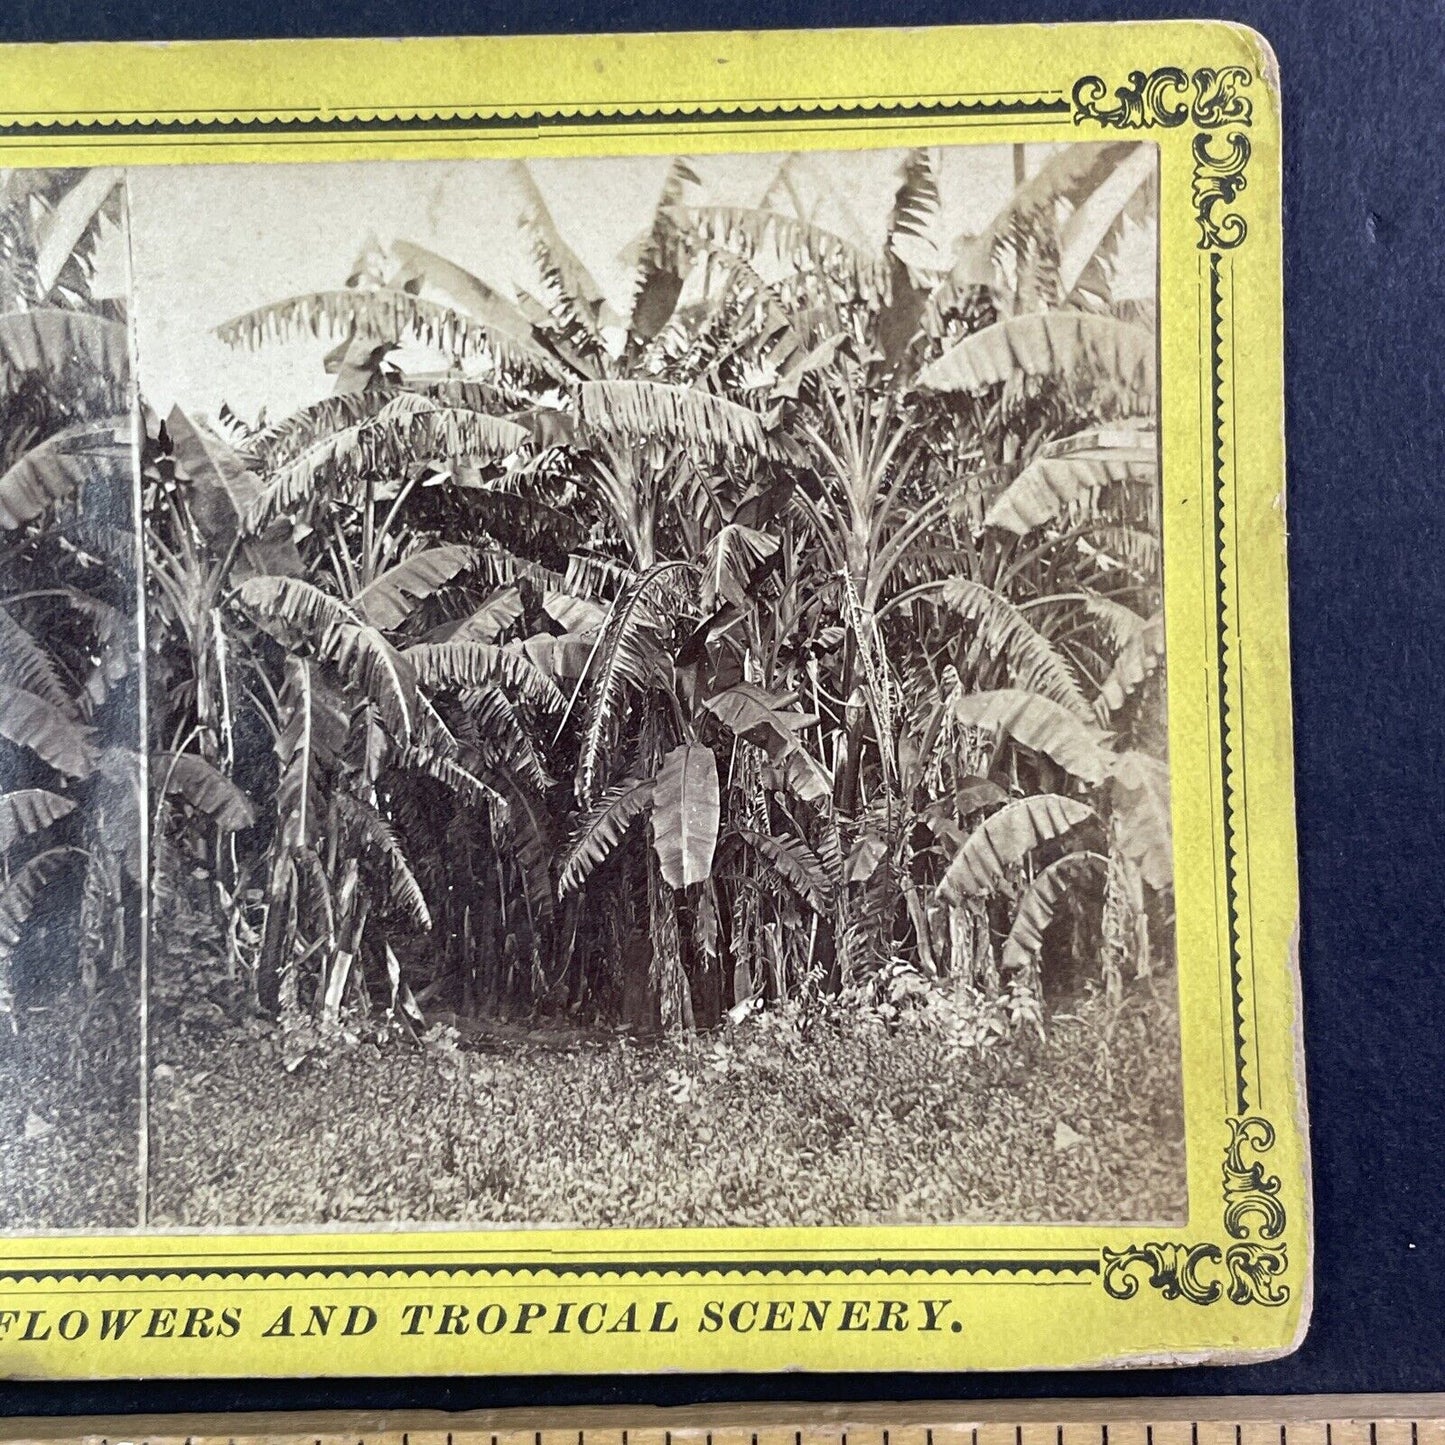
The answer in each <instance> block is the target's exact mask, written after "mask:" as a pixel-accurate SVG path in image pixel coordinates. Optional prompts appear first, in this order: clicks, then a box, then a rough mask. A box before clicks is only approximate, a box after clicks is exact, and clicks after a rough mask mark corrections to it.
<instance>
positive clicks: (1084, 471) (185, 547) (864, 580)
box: [0, 142, 1173, 1063]
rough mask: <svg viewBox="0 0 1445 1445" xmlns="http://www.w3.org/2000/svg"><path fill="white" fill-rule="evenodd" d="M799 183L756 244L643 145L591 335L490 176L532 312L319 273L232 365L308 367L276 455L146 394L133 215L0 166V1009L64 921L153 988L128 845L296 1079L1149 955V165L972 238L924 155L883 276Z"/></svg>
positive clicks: (1141, 159) (756, 228)
mask: <svg viewBox="0 0 1445 1445" xmlns="http://www.w3.org/2000/svg"><path fill="white" fill-rule="evenodd" d="M796 164H797V162H796V161H795V160H794V159H792V158H789V159H785V160H782V161H781V162H780V163H779V164H778V166H777V169H776V177H775V179H774V180H773V182H772V184H770V185H769V186H768V187H767V189H766V192H765V194H764V195H763V196H762V198H761V200H760V201H759V203H758V204H756V205H754V206H748V207H737V206H725V205H719V204H716V203H715V202H714V200H713V198H712V197H711V196H710V195H709V193H708V189H707V187H706V185H705V184H704V183H703V182H702V181H701V180H700V178H699V175H698V173H697V171H695V170H694V169H693V168H692V167H691V166H690V165H689V164H688V163H687V162H686V161H683V160H677V161H675V162H673V163H672V165H671V168H670V170H669V172H668V175H667V179H666V182H665V184H664V185H663V187H662V189H661V193H660V195H659V197H658V200H657V204H656V207H655V210H654V212H653V214H652V215H651V217H650V219H649V220H648V223H647V225H646V227H645V230H644V231H643V234H642V235H641V236H640V238H639V241H638V244H637V246H636V248H635V252H636V257H635V278H634V282H633V285H632V289H631V293H630V304H629V305H628V306H626V307H623V308H618V307H617V306H616V305H615V304H614V303H613V302H611V301H609V299H608V297H607V295H606V294H605V293H604V290H603V288H602V286H601V285H600V284H599V283H598V281H597V280H596V279H595V278H594V277H593V276H592V275H591V274H590V273H589V271H588V269H587V267H586V265H585V264H584V262H583V260H582V259H581V258H580V257H579V255H578V254H577V252H576V251H575V250H574V249H573V248H572V247H571V246H570V245H569V243H568V241H567V239H566V238H565V236H564V234H563V232H562V229H561V227H560V226H559V225H558V223H557V221H556V219H555V218H554V216H553V215H552V213H551V212H550V211H549V208H548V205H547V202H546V199H545V197H544V195H543V193H542V191H541V189H540V188H539V187H538V186H537V185H536V183H535V181H534V179H533V178H532V176H531V175H530V173H529V172H528V171H527V170H526V168H525V166H523V165H522V164H521V163H515V164H514V167H513V175H512V177H511V180H512V183H513V184H514V185H515V186H516V187H518V188H520V191H521V193H522V194H523V195H524V196H525V197H526V205H525V208H524V211H523V215H522V218H521V222H520V224H521V227H522V231H523V234H524V235H525V238H526V242H527V246H528V248H529V252H530V256H531V259H532V262H533V263H534V264H533V266H532V270H533V272H534V279H533V282H532V284H530V285H529V286H527V287H523V286H520V285H517V284H515V283H513V282H512V281H511V279H510V278H506V277H487V276H479V275H475V274H472V273H471V272H470V271H467V270H464V269H462V268H461V267H460V266H458V265H457V264H455V263H454V262H453V261H451V260H449V259H446V258H444V257H442V256H440V255H437V254H434V253H433V252H431V251H429V250H427V249H425V248H424V247H422V246H420V245H416V244H411V243H408V242H406V241H402V240H398V241H395V242H393V243H391V244H390V245H389V246H387V247H380V246H372V247H369V248H368V249H367V251H366V252H365V253H364V255H363V256H362V258H361V259H360V260H359V261H357V262H356V263H355V264H352V265H349V264H348V260H347V258H345V257H339V258H338V262H337V267H336V274H337V280H338V284H337V285H336V287H335V289H332V290H328V291H322V292H314V293H308V294H301V295H290V296H288V295H278V296H277V298H276V299H275V300H274V301H273V302H271V303H270V304H267V305H265V306H262V307H260V308H259V309H255V310H252V311H249V312H246V313H245V314H242V315H238V316H235V317H234V318H233V319H231V320H229V321H227V322H225V324H224V325H223V326H222V327H221V328H220V331H219V334H220V336H221V338H222V340H223V341H225V342H226V343H227V344H228V345H229V346H230V347H232V348H234V349H235V350H236V351H237V352H238V353H239V352H246V351H258V352H262V353H264V352H265V351H266V349H267V348H269V347H273V346H275V345H278V344H284V343H289V342H293V341H295V340H296V339H298V338H304V339H310V338H315V339H316V340H317V341H318V343H320V349H324V350H325V351H326V364H327V370H328V372H329V373H330V375H331V377H332V385H331V389H330V394H329V395H327V396H325V397H324V398H323V399H322V400H319V401H317V402H314V403H312V404H309V405H306V406H304V407H302V408H301V409H300V410H297V411H295V412H294V413H293V414H290V415H285V416H282V417H280V418H276V419H270V418H264V417H263V418H262V419H260V420H258V421H255V422H248V421H244V420H242V419H241V418H239V417H237V416H236V415H234V414H233V413H231V412H230V411H224V412H223V413H222V414H221V415H220V416H218V417H216V418H214V419H211V420H206V419H204V418H202V417H199V416H192V415H188V414H186V413H185V412H184V411H182V410H180V409H175V410H172V411H170V412H169V414H166V415H159V414H157V413H156V412H154V411H153V410H151V409H150V408H149V407H148V406H147V405H146V403H145V399H144V397H143V396H142V397H141V398H140V400H139V402H138V403H134V402H133V399H132V395H131V383H130V377H129V370H128V360H127V356H128V348H127V342H126V328H125V313H124V306H123V303H120V302H116V301H97V300H96V299H95V298H94V296H93V295H92V294H91V293H90V290H89V289H88V287H87V284H86V280H87V275H88V271H87V265H86V256H87V250H86V247H87V244H88V240H87V238H88V237H90V236H92V235H93V234H94V233H95V230H96V227H97V226H98V225H100V224H101V223H102V221H103V218H104V216H105V215H106V212H107V208H109V210H110V213H111V215H112V217H113V218H114V217H116V216H118V215H119V212H120V208H121V206H122V204H123V200H122V198H123V190H122V189H121V188H120V187H119V186H118V178H117V177H115V176H113V175H111V174H110V173H105V172H71V173H61V172H47V173H33V174H28V173H20V172H16V173H13V174H12V175H11V176H9V177H8V178H7V179H6V180H5V187H6V189H5V192H4V209H3V210H0V408H3V410H0V523H3V527H4V531H3V533H0V589H3V595H0V667H3V668H4V675H5V682H6V691H5V698H4V701H3V703H0V739H3V742H0V748H3V750H4V751H3V756H0V774H3V778H4V780H5V787H6V789H7V791H6V792H5V793H4V796H3V797H0V850H3V858H4V873H3V883H0V979H3V985H4V992H3V1006H4V1007H5V1008H6V1009H7V1011H9V1012H10V1014H11V1017H12V1018H14V1017H15V1016H16V1006H15V998H16V996H17V992H23V990H24V987H25V984H24V981H23V978H22V975H23V973H24V964H25V960H26V957H27V955H26V947H27V943H26V939H27V935H28V934H29V933H33V931H34V929H33V924H34V919H35V917H38V916H39V915H40V913H42V912H44V913H45V914H46V916H47V917H50V918H52V920H59V921H56V922H53V923H52V925H51V932H50V934H49V935H47V936H48V937H49V939H50V946H51V947H52V948H53V946H54V940H55V937H56V936H57V933H56V930H59V931H60V933H63V934H65V935H66V937H68V938H69V939H70V940H71V942H70V944H69V947H70V949H71V951H72V952H73V955H74V958H75V960H76V961H75V967H74V978H73V980H72V984H73V986H75V987H78V988H79V989H81V990H82V992H84V993H87V994H94V993H95V992H97V991H98V990H99V989H100V987H101V981H102V980H103V979H104V978H106V977H108V976H110V975H111V974H124V973H125V972H126V970H127V969H128V968H129V967H130V966H131V965H130V962H129V960H131V959H132V958H133V957H134V953H135V949H134V942H135V937H134V936H135V933H136V929H137V922H136V914H137V908H136V904H135V899H136V896H137V891H138V889H139V888H140V887H141V885H142V880H141V879H139V878H138V877H137V869H138V868H139V867H140V866H142V865H141V864H140V862H139V860H140V859H141V858H142V856H143V850H142V849H141V848H140V846H139V841H138V840H139V839H140V837H141V836H142V834H144V835H145V836H146V837H147V838H148V839H149V848H148V850H144V853H145V854H146V855H147V862H146V863H145V865H144V866H145V867H146V868H147V869H148V875H149V876H148V877H147V878H146V879H145V880H144V885H145V886H146V887H148V888H149V890H150V896H151V898H152V900H153V905H154V910H153V911H154V915H155V918H156V920H157V923H156V926H157V929H158V933H157V938H158V939H159V940H160V942H161V951H162V952H164V951H165V949H166V947H167V944H166V940H167V939H168V938H170V937H172V936H173V935H171V934H168V932H167V930H168V929H171V928H174V927H177V926H179V925H178V922H177V921H178V920H188V921H187V922H186V925H185V926H186V927H190V928H194V927H196V926H198V925H196V923H195V918H196V915H197V914H198V913H199V914H200V915H201V916H202V918H203V926H204V928H205V929H206V930H207V937H208V938H209V939H210V944H209V947H210V948H211V950H212V952H213V954H214V956H215V958H216V960H217V966H218V967H220V968H221V969H222V970H223V971H224V973H225V974H226V976H227V977H228V978H229V979H231V980H233V981H235V983H236V986H237V987H238V988H239V989H241V990H243V991H244V992H245V993H246V994H247V996H248V997H249V998H250V999H251V1000H252V1001H253V1004H254V1006H255V1007H257V1008H258V1009H259V1010H260V1011H261V1012H262V1013H263V1014H265V1015H267V1016H270V1017H272V1018H275V1019H281V1020H284V1021H286V1026H287V1028H288V1037H289V1038H290V1039H291V1040H292V1044H291V1047H292V1049H293V1054H292V1056H291V1057H290V1058H289V1059H288V1062H293V1063H294V1062H295V1059H296V1057H299V1055H300V1054H304V1052H305V1051H306V1050H308V1049H310V1048H314V1047H319V1046H323V1045H324V1044H325V1042H326V1041H327V1040H328V1039H334V1038H335V1037H337V1036H339V1035H344V1034H346V1033H348V1032H349V1031H351V1032H354V1031H355V1030H357V1029H360V1028H368V1029H369V1028H371V1027H373V1026H378V1025H379V1026H382V1027H384V1028H385V1029H386V1030H389V1031H393V1032H396V1033H400V1034H415V1033H418V1032H419V1031H421V1030H422V1029H424V1028H426V1027H427V1026H428V1025H429V1023H431V1022H432V1021H434V1020H435V1019H436V1018H439V1017H445V1018H448V1019H459V1020H471V1019H477V1018H494V1019H501V1018H509V1017H510V1018H519V1017H527V1016H531V1015H535V1014H539V1013H544V1012H545V1013H552V1014H564V1013H565V1014H567V1015H569V1016H571V1017H573V1018H574V1019H577V1020H580V1021H584V1022H588V1023H591V1022H597V1023H613V1022H624V1023H628V1024H631V1025H632V1026H633V1027H635V1028H638V1029H641V1030H644V1031H655V1030H668V1031H695V1030H703V1029H707V1028H710V1027H713V1026H714V1025H716V1024H718V1023H719V1022H721V1021H722V1020H723V1019H724V1018H725V1017H726V1016H728V1015H729V1014H731V1015H733V1016H734V1017H740V1016H741V1015H742V1014H743V1013H746V1012H749V1011H752V1010H757V1009H765V1008H769V1007H772V1006H776V1005H784V1004H791V1003H797V1002H798V1001H802V1002H804V1003H806V1002H808V1001H810V1000H820V999H834V1000H836V999H857V1000H870V1001H872V1002H873V1003H874V1004H877V1003H879V1002H880V1001H881V1002H883V1003H885V1004H886V1005H887V1006H889V1007H905V1006H907V1004H908V1002H909V1001H910V1000H912V999H915V998H921V997H927V996H929V995H932V994H934V993H936V992H938V991H940V990H954V991H957V990H963V991H966V992H968V993H969V994H970V995H971V996H975V997H978V998H981V999H984V1000H987V1001H988V1002H989V1003H990V1004H992V1005H996V1006H997V1008H998V1010H999V1016H1000V1017H1001V1018H1002V1019H1003V1020H1004V1021H1005V1023H1004V1027H1006V1028H1008V1029H1014V1028H1018V1027H1030V1028H1034V1029H1042V1028H1043V1027H1044V1026H1045V1024H1046V1019H1047V1015H1048V1009H1049V1000H1050V997H1051V996H1058V997H1063V996H1065V995H1066V994H1067V993H1068V992H1069V991H1070V990H1077V989H1079V988H1081V987H1083V986H1085V985H1086V984H1094V985H1096V986H1097V987H1098V988H1100V989H1101V990H1102V991H1103V992H1104V993H1105V994H1106V995H1107V996H1108V997H1109V998H1111V999H1114V1000H1117V999H1118V998H1120V997H1121V996H1122V995H1123V993H1124V991H1125V990H1127V989H1128V988H1129V986H1130V985H1131V983H1132V981H1133V980H1134V979H1136V978H1138V977H1142V976H1147V975H1149V974H1150V973H1151V972H1153V971H1155V970H1157V969H1159V968H1161V967H1165V966H1167V965H1168V964H1169V962H1170V961H1171V958H1172V946H1173V945H1172V934H1173V901H1172V862H1171V856H1170V838H1169V803H1168V770H1167V759H1166V733H1165V726H1164V633H1163V624H1162V614H1161V605H1162V593H1161V576H1160V543H1159V537H1160V519H1159V500H1158V497H1159V486H1158V442H1157V434H1156V398H1157V380H1156V350H1157V337H1156V320H1155V309H1154V306H1155V303H1154V295H1153V290H1152V269H1150V268H1146V269H1149V274H1150V277H1151V280H1150V284H1149V285H1148V286H1146V287H1141V286H1140V285H1138V284H1137V281H1136V279H1135V278H1136V277H1137V274H1138V271H1139V268H1138V267H1137V266H1133V267H1131V266H1129V265H1126V264H1125V260H1126V259H1127V257H1128V256H1129V255H1130V254H1133V253H1137V252H1138V250H1139V249H1140V247H1141V246H1146V247H1152V246H1153V226H1154V210H1155V206H1156V194H1155V181H1154V170H1153V152H1152V149H1151V148H1150V147H1148V146H1144V145H1138V144H1135V143H1132V142H1124V143H1118V144H1103V145H1078V146H1069V147H1061V148H1057V149H1055V150H1053V151H1052V152H1050V153H1048V154H1046V155H1045V157H1044V159H1043V161H1042V163H1041V164H1039V165H1038V166H1037V168H1036V169H1034V170H1033V172H1032V174H1025V171H1026V168H1025V167H1022V166H1020V167H1018V168H1017V173H1018V174H1019V176H1020V179H1019V180H1018V183H1017V185H1016V186H1015V188H1014V190H1013V192H1012V194H1011V195H1010V196H1009V197H1008V198H1007V200H1006V202H1005V204H1004V205H1003V206H1002V208H1001V209H1000V210H999V212H998V214H997V215H996V216H995V217H994V218H993V219H992V220H991V221H990V222H989V223H988V225H987V226H986V227H984V228H983V229H982V230H981V231H980V232H979V233H978V234H970V235H963V236H951V235H946V234H944V233H943V232H944V229H945V228H944V225H943V215H944V211H945V208H944V206H943V204H942V198H941V197H940V192H939V185H940V180H939V177H940V174H941V172H940V169H939V167H938V164H937V157H936V155H935V154H931V153H930V152H928V151H924V150H919V151H914V152H911V153H908V154H906V155H905V156H903V157H902V158H901V160H900V163H899V170H898V174H897V177H896V194H895V196H894V199H893V202H892V206H891V210H890V213H889V216H888V220H887V224H886V228H885V229H884V231H883V233H882V234H881V236H873V237H870V236H868V235H866V234H864V233H863V231H862V230H861V229H858V230H857V233H856V234H850V233H848V229H847V228H843V229H837V230H835V229H830V228H828V227H826V226H825V225H824V224H822V222H821V221H820V220H819V218H818V217H819V213H818V211H817V208H816V207H814V206H809V205H808V204H805V203H804V201H803V199H802V195H801V192H800V189H799V188H798V187H796V186H794V185H793V184H792V183H791V182H792V178H793V175H794V171H795V167H796ZM97 176H99V177H102V178H103V179H102V181H97V180H96V179H95V178H96V177H97ZM37 177H41V178H40V179H37ZM596 204H597V205H599V206H600V205H603V204H605V201H604V199H603V197H602V195H601V194H599V195H598V197H597V199H596ZM121 219H122V220H123V217H121ZM1151 254H1152V253H1151ZM418 356H424V357H426V358H428V359H427V361H426V364H425V369H423V368H422V367H421V366H419V365H418V364H416V362H415V358H416V357H418ZM137 472H138V475H137ZM137 493H138V494H139V509H138V511H139V534H137V508H136V504H135V500H134V499H135V497H136V494H137ZM138 570H139V571H140V574H141V578H142V581H141V584H140V585H141V588H142V590H143V592H144V598H145V608H144V614H143V619H142V620H143V624H144V629H143V630H144V638H145V642H144V649H143V652H142V651H141V649H140V648H139V645H138V643H137V619H136V611H137V609H136V607H135V604H134V600H133V599H134V597H135V595H136V589H137V580H136V577H137V571H138ZM142 656H143V659H144V666H143V667H142V666H141V665H140V663H141V658H142ZM142 704H144V706H142ZM142 715H144V716H145V717H146V719H147V721H146V736H145V737H144V738H142V736H141V731H140V727H139V723H138V719H139V718H140V717H141V716H142ZM47 896H50V897H52V898H53V899H55V900H58V901H57V902H56V904H55V905H54V906H52V907H51V908H50V909H48V910H43V909H41V908H40V904H41V901H42V899H44V898H45V897H47ZM69 913H73V914H74V918H73V921H70V922H66V921H65V920H66V918H67V917H68V914H69ZM67 930H68V932H67ZM33 952H34V950H33V949H32V953H33Z"/></svg>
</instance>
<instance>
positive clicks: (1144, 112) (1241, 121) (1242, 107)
mask: <svg viewBox="0 0 1445 1445" xmlns="http://www.w3.org/2000/svg"><path fill="white" fill-rule="evenodd" d="M1249 83H1250V74H1249V71H1247V70H1246V69H1245V68H1244V67H1243V66H1242V65H1226V66H1222V67H1221V68H1220V69H1218V70H1216V69H1213V68H1212V67H1210V66H1201V67H1200V68H1199V69H1198V70H1196V71H1194V72H1193V73H1192V74H1191V73H1188V72H1186V71H1184V70H1181V69H1180V68H1179V67H1178V66H1177V65H1164V66H1160V67H1159V68H1158V69H1157V70H1149V71H1144V70H1131V71H1130V72H1129V77H1128V79H1127V80H1126V81H1125V82H1124V84H1123V85H1121V86H1119V87H1117V88H1116V89H1115V90H1114V91H1113V102H1112V103H1111V104H1107V105H1106V104H1103V102H1104V100H1105V99H1106V97H1108V96H1109V94H1110V91H1109V87H1108V85H1107V84H1106V83H1105V81H1104V80H1103V78H1102V77H1101V76H1098V75H1085V76H1081V77H1080V78H1079V79H1078V80H1077V81H1076V82H1075V83H1074V91H1073V100H1074V124H1075V125H1082V124H1083V123H1084V122H1085V121H1086V120H1092V121H1097V122H1098V123H1099V124H1100V125H1102V126H1107V127H1109V128H1111V129H1113V130H1137V129H1141V128H1142V129H1149V128H1151V127H1153V126H1163V127H1164V128H1166V129H1173V128H1174V127H1176V126H1181V125H1184V124H1185V123H1186V122H1188V123H1190V124H1193V125H1196V126H1198V127H1199V128H1200V129H1201V130H1213V129H1215V128H1216V127H1218V126H1221V125H1228V124H1231V123H1234V124H1238V125H1248V124H1249V123H1250V121H1251V119H1252V118H1253V115H1254V112H1253V109H1252V107H1251V106H1250V103H1249V97H1248V96H1247V95H1244V94H1242V93H1241V92H1242V91H1243V90H1244V88H1245V87H1246V86H1247V85H1248V84H1249Z"/></svg>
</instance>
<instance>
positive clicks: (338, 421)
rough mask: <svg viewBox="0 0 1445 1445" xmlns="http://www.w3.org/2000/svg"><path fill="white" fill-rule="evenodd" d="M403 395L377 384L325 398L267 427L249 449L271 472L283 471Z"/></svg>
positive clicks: (396, 388)
mask: <svg viewBox="0 0 1445 1445" xmlns="http://www.w3.org/2000/svg"><path fill="white" fill-rule="evenodd" d="M399 394H400V389H399V388H398V387H396V386H386V385H376V386H369V387H367V388H366V390H364V391H348V392H340V393H337V394H334V395H332V396H324V397H322V398H321V400H320V401H314V402H311V403H310V404H309V405H307V406H303V407H301V408H299V409H298V410H296V411H294V412H292V413H291V414H290V416H287V417H283V418H282V419H281V420H280V421H278V422H273V423H272V424H271V425H270V426H267V427H263V428H262V429H261V430H260V431H258V432H256V433H255V435H254V436H252V437H251V439H250V443H249V447H250V449H252V450H254V451H255V453H256V456H257V457H258V459H259V460H260V461H261V463H262V464H263V466H264V467H265V469H266V470H267V471H268V472H275V471H279V470H280V469H281V468H282V467H284V466H286V465H287V464H288V463H289V462H293V461H295V460H296V458H297V457H299V456H301V454H302V453H303V452H307V451H309V450H310V449H311V448H312V447H314V446H316V445H317V443H318V442H322V441H324V440H325V439H326V438H327V437H329V436H333V435H335V434H336V433H337V432H341V431H345V430H347V428H349V427H354V426H356V425H357V423H358V422H363V421H366V420H368V419H369V418H370V417H374V416H375V415H376V414H377V413H378V412H379V411H381V409H382V408H383V407H384V406H386V404H387V403H388V402H390V401H392V400H393V399H394V398H395V397H396V396H398V395H399Z"/></svg>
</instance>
